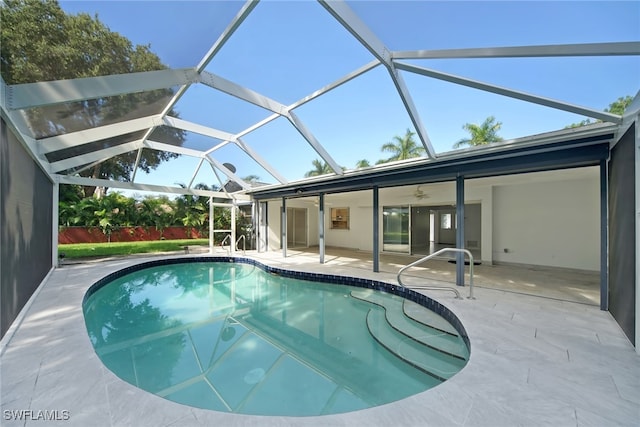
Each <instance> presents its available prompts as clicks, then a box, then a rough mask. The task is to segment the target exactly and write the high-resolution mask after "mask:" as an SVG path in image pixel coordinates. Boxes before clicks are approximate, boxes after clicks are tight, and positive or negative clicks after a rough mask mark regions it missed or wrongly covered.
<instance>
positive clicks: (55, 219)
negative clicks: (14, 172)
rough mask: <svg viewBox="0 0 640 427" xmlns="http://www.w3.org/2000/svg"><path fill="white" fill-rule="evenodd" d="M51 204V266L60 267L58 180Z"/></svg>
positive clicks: (54, 186)
mask: <svg viewBox="0 0 640 427" xmlns="http://www.w3.org/2000/svg"><path fill="white" fill-rule="evenodd" d="M52 196H53V197H52V200H53V201H52V203H51V205H52V206H51V220H52V224H51V265H53V266H54V267H59V265H58V264H59V262H58V258H59V257H58V223H59V222H60V218H59V217H60V210H59V208H58V202H59V201H60V183H59V182H58V179H55V180H54V181H53V195H52Z"/></svg>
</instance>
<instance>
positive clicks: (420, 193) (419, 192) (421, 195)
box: [413, 185, 429, 200]
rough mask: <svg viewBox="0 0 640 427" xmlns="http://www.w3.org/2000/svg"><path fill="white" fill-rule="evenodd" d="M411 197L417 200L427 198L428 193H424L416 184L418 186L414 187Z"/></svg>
mask: <svg viewBox="0 0 640 427" xmlns="http://www.w3.org/2000/svg"><path fill="white" fill-rule="evenodd" d="M413 197H415V198H416V199H418V200H422V199H428V198H429V195H428V194H427V193H425V192H424V191H423V190H422V189H421V188H420V186H419V185H418V188H416V191H414V192H413Z"/></svg>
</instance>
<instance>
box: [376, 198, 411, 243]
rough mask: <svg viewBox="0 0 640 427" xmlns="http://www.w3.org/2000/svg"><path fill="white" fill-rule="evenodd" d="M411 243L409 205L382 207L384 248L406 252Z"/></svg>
mask: <svg viewBox="0 0 640 427" xmlns="http://www.w3.org/2000/svg"><path fill="white" fill-rule="evenodd" d="M410 249H411V247H410V245H409V207H403V206H385V207H383V208H382V250H383V251H385V252H405V253H408V252H409V250H410Z"/></svg>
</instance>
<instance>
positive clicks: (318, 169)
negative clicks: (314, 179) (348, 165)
mask: <svg viewBox="0 0 640 427" xmlns="http://www.w3.org/2000/svg"><path fill="white" fill-rule="evenodd" d="M311 164H313V169H312V170H310V171H308V172H307V173H305V174H304V176H306V177H310V176H320V175H326V174H328V173H331V172H333V169H331V166H329V164H328V163H327V162H323V161H322V160H319V159H314V160H313V161H312V162H311Z"/></svg>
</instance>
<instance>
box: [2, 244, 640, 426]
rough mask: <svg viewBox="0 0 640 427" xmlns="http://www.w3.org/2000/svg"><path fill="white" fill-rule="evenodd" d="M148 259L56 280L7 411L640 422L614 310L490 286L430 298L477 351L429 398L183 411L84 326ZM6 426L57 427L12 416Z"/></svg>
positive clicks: (6, 395)
mask: <svg viewBox="0 0 640 427" xmlns="http://www.w3.org/2000/svg"><path fill="white" fill-rule="evenodd" d="M168 258H176V259H180V258H183V257H180V256H176V257H168ZM251 258H252V259H255V260H256V261H259V262H261V263H263V264H265V265H268V266H271V267H274V268H282V269H287V270H293V271H296V270H304V271H306V272H313V273H318V274H326V273H329V275H332V274H334V273H340V274H339V275H354V276H356V275H357V276H362V278H367V277H371V278H374V279H375V280H379V281H383V282H393V275H392V274H386V273H385V274H382V273H365V272H363V270H357V269H353V268H350V267H348V266H336V265H335V264H334V265H318V264H317V261H315V260H314V262H313V263H312V262H311V261H309V262H308V263H307V262H306V261H305V260H303V259H283V258H282V257H281V256H280V255H279V254H252V255H251ZM144 261H146V260H145V259H135V260H118V261H112V262H108V263H99V264H92V265H74V266H69V267H64V268H60V269H56V270H55V271H54V272H53V274H52V275H51V276H50V277H49V279H48V280H47V281H46V283H44V285H43V288H42V290H41V292H40V293H39V295H38V296H37V298H36V299H35V301H34V302H33V304H32V305H31V307H30V308H29V309H28V312H27V313H26V315H25V316H24V321H23V322H22V324H21V325H19V327H18V328H17V331H16V333H15V334H14V336H13V338H12V339H11V341H10V342H9V343H8V348H7V350H6V352H5V354H4V355H2V358H1V360H0V362H1V363H0V368H1V373H2V376H1V385H2V409H3V410H4V411H7V410H20V409H22V410H34V411H35V410H55V409H60V410H65V409H67V410H69V411H70V414H71V417H70V419H69V420H67V421H65V423H64V424H62V423H60V424H59V425H78V426H86V425H98V426H102V425H104V426H118V427H120V426H126V425H131V426H136V427H143V426H154V427H155V426H166V427H169V426H194V427H195V426H210V425H225V426H226V425H242V426H246V425H249V426H252V425H256V426H269V425H278V426H317V425H323V426H324V425H336V426H346V425H349V426H350V425H372V426H386V425H394V426H397V425H407V426H410V425H411V426H413V425H415V426H442V425H457V426H460V425H464V426H476V425H479V426H483V425H496V426H500V425H505V426H510V425H540V424H549V425H557V426H564V425H567V426H576V425H578V426H582V425H584V426H587V425H621V426H626V425H634V423H635V422H636V421H637V419H638V417H639V416H640V390H638V387H637V384H638V383H640V358H639V357H638V355H637V354H636V353H635V350H634V349H633V347H632V346H631V345H630V343H629V342H628V340H627V339H626V337H624V335H623V333H622V331H621V330H620V328H619V327H618V325H617V324H616V323H615V321H614V320H613V319H612V317H611V315H610V314H609V313H607V312H602V311H600V310H598V309H597V308H594V307H591V306H585V305H582V304H575V303H566V302H560V301H555V300H542V299H540V298H538V297H529V296H524V295H517V294H511V293H507V292H501V291H497V290H492V289H481V288H479V289H477V293H476V297H477V299H476V300H473V301H471V300H455V299H453V298H450V299H448V298H442V295H441V294H434V293H433V292H430V291H420V292H419V293H421V294H422V293H425V294H427V295H428V296H429V297H431V298H433V299H436V298H437V299H439V300H440V301H442V302H441V304H443V305H444V306H447V308H448V309H450V310H451V311H452V312H454V313H455V315H456V316H457V317H459V319H460V320H461V322H462V323H463V324H464V325H465V329H466V330H467V331H468V333H469V335H470V336H471V339H472V347H473V352H472V354H471V356H470V358H469V362H468V364H467V366H466V367H465V368H464V369H463V370H462V371H461V372H459V373H458V374H456V375H455V376H454V377H452V378H451V379H449V380H448V381H446V382H444V383H443V384H441V385H439V386H437V387H434V388H432V389H430V390H427V391H425V392H422V393H419V394H417V395H413V396H410V397H408V398H405V399H402V400H400V401H396V402H392V403H389V404H385V405H381V406H378V407H374V408H370V409H365V410H361V411H354V412H349V413H345V414H335V415H325V416H319V417H318V416H314V417H278V416H276V417H266V416H252V415H240V414H229V413H222V412H216V411H211V410H205V409H197V408H191V407H188V406H185V405H181V404H178V403H175V402H171V401H168V400H166V399H163V398H161V397H158V396H156V395H153V394H151V393H148V392H145V391H143V390H141V389H138V388H137V387H135V386H133V385H131V384H128V383H126V382H125V381H123V380H121V379H119V378H118V377H116V376H115V375H114V374H113V373H111V372H110V371H109V370H108V369H106V368H105V367H104V366H103V365H102V362H101V361H100V360H99V358H98V357H97V355H95V352H94V350H93V346H92V345H91V342H90V340H89V337H88V334H87V333H86V327H85V325H84V319H83V314H82V304H81V303H82V300H83V298H84V296H85V294H86V292H87V290H88V288H89V287H90V286H91V284H92V283H95V282H97V281H98V280H100V279H101V278H103V277H105V276H107V275H108V274H110V273H113V272H114V271H116V270H121V269H123V268H126V267H130V266H133V265H136V264H139V263H142V262H144ZM295 263H298V264H295ZM294 264H295V265H294ZM4 411H3V414H4ZM4 425H6V426H13V425H16V426H18V425H19V426H25V425H28V426H30V425H36V426H37V425H45V423H42V422H41V421H32V422H28V421H27V422H25V421H24V420H23V421H18V420H7V419H6V418H5V419H3V426H4Z"/></svg>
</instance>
